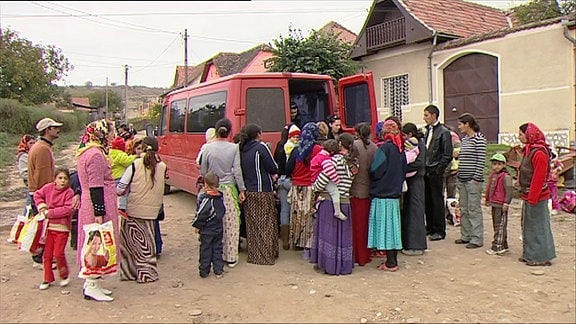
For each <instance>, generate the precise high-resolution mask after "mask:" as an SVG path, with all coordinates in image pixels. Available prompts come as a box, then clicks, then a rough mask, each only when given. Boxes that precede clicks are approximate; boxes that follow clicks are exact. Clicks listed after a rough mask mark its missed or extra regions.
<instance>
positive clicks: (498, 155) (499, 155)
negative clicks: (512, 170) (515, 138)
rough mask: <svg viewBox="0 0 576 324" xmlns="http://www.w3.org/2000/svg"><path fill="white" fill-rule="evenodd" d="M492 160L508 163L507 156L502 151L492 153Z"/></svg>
mask: <svg viewBox="0 0 576 324" xmlns="http://www.w3.org/2000/svg"><path fill="white" fill-rule="evenodd" d="M490 161H500V162H504V163H506V157H505V156H504V154H502V153H496V154H494V155H492V157H491V158H490Z"/></svg>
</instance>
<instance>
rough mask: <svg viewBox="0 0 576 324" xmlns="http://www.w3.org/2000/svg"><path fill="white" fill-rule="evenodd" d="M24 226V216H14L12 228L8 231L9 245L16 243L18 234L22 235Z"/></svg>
mask: <svg viewBox="0 0 576 324" xmlns="http://www.w3.org/2000/svg"><path fill="white" fill-rule="evenodd" d="M25 224H26V216H24V215H18V216H16V221H15V222H14V225H12V228H11V229H10V236H9V237H8V240H7V241H8V242H10V243H18V238H19V237H20V234H22V228H23V227H24V225H25Z"/></svg>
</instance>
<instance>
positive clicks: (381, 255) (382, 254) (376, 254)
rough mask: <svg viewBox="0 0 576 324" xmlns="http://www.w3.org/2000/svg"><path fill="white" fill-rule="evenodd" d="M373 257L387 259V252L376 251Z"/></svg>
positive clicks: (373, 252)
mask: <svg viewBox="0 0 576 324" xmlns="http://www.w3.org/2000/svg"><path fill="white" fill-rule="evenodd" d="M372 257H373V258H385V257H386V251H384V250H374V251H372Z"/></svg>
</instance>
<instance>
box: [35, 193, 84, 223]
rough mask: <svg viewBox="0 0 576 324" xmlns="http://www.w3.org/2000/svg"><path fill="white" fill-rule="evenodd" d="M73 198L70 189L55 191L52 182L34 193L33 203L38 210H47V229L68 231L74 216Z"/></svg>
mask: <svg viewBox="0 0 576 324" xmlns="http://www.w3.org/2000/svg"><path fill="white" fill-rule="evenodd" d="M73 198H74V191H73V190H72V189H71V188H70V187H67V188H65V189H57V188H56V185H55V184H54V182H50V183H47V184H45V185H44V186H43V187H42V188H40V189H39V190H36V192H35V193H34V203H35V204H36V207H37V208H38V210H41V209H43V208H48V215H47V218H48V228H49V229H54V230H60V231H63V230H70V225H71V223H72V214H74V208H72V199H73ZM62 225H63V226H62Z"/></svg>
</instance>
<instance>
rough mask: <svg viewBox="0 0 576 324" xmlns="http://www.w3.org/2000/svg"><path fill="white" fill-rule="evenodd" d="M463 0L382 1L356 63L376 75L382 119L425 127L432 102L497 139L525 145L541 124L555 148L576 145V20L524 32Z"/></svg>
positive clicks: (358, 45) (452, 120)
mask: <svg viewBox="0 0 576 324" xmlns="http://www.w3.org/2000/svg"><path fill="white" fill-rule="evenodd" d="M514 23H515V19H514V16H513V15H511V14H507V13H504V12H502V11H500V10H498V9H494V8H490V7H486V6H482V5H478V4H474V3H469V2H465V1H462V0H375V1H374V2H373V4H372V7H371V9H370V13H369V14H368V17H367V18H366V21H365V23H364V27H363V28H362V31H361V32H360V35H359V36H358V38H357V39H356V42H355V49H354V50H353V52H352V58H353V59H355V60H359V61H361V63H362V65H363V66H364V69H365V70H369V71H372V72H373V73H374V80H375V90H376V94H377V97H376V100H377V102H378V110H379V118H380V119H383V118H385V117H386V116H388V115H395V116H398V117H400V118H401V119H402V120H403V122H414V123H416V124H423V122H422V114H423V109H424V107H425V106H426V105H428V104H429V103H433V104H436V105H437V106H438V107H439V108H440V111H441V113H440V119H441V120H443V121H444V122H445V123H446V124H447V125H449V126H451V127H452V128H456V127H457V118H458V116H459V115H460V114H462V113H465V112H469V113H472V114H473V115H475V116H476V118H477V119H478V121H479V123H480V127H481V131H482V132H483V133H484V134H485V135H486V136H487V138H488V140H489V141H490V142H500V143H508V144H516V143H518V140H517V133H518V126H519V125H521V124H523V123H525V122H528V121H532V122H535V123H536V124H537V125H538V126H539V127H541V128H542V130H544V131H545V132H546V133H547V136H548V139H549V140H550V141H551V142H552V143H553V144H555V145H561V146H569V145H570V143H569V142H570V141H573V140H574V125H575V122H576V116H575V104H576V102H575V100H576V95H575V86H576V62H575V50H574V47H575V46H576V45H575V43H574V37H575V31H576V29H575V19H574V16H573V15H572V16H571V17H565V18H557V19H550V20H547V21H542V22H539V23H533V24H528V25H523V26H518V25H515V24H514Z"/></svg>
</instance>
